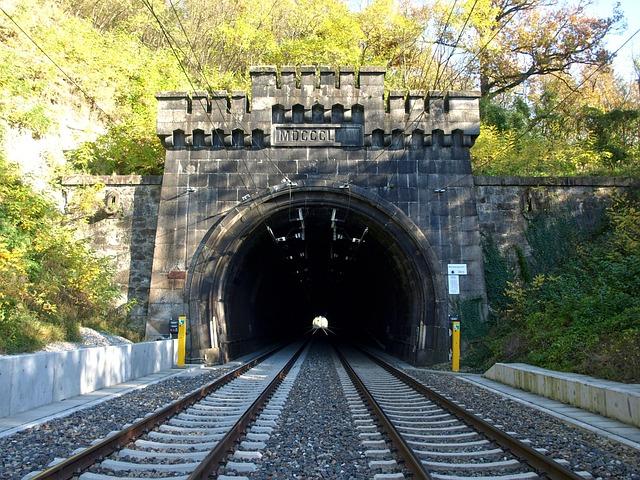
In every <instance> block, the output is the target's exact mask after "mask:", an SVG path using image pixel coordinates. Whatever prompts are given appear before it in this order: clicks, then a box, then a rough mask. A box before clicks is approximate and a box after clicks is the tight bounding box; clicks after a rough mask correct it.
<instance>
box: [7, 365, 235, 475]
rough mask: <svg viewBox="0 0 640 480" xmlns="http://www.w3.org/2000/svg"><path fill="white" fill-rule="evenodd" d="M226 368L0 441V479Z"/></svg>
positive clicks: (63, 452)
mask: <svg viewBox="0 0 640 480" xmlns="http://www.w3.org/2000/svg"><path fill="white" fill-rule="evenodd" d="M230 369H231V367H229V368H218V369H215V370H212V369H202V370H196V371H195V372H194V373H187V374H185V375H180V376H176V377H171V378H169V379H167V380H163V381H161V382H158V383H155V384H153V385H149V386H147V387H145V388H142V389H139V390H135V391H133V392H129V393H127V394H125V395H122V396H121V397H118V398H114V399H112V400H108V401H105V402H103V403H100V404H99V405H96V406H93V407H89V408H86V409H83V410H80V411H77V412H75V413H72V414H71V415H68V416H66V417H62V418H57V419H55V420H52V421H50V422H47V423H43V424H41V425H39V426H37V427H33V428H30V429H28V430H24V431H22V432H18V433H16V434H14V435H11V436H9V437H6V438H2V439H0V479H2V480H8V479H21V478H22V477H23V476H24V475H26V474H27V473H29V472H31V471H33V470H42V469H43V468H45V467H46V466H47V464H48V463H50V462H51V461H52V460H54V458H56V457H68V456H69V455H70V454H71V452H73V451H74V450H76V449H77V448H80V447H88V446H89V445H90V443H91V442H92V441H93V440H95V439H98V438H102V437H104V436H106V435H107V434H108V433H109V432H111V431H113V430H120V429H121V428H122V427H123V425H125V424H127V423H131V422H133V421H134V420H136V419H137V418H140V417H143V416H144V415H146V414H147V413H149V412H151V411H153V410H155V409H156V408H159V407H163V406H165V405H167V404H168V403H170V402H172V401H174V400H176V399H178V398H179V397H181V396H183V395H185V394H187V393H189V392H191V391H193V390H196V389H198V388H199V387H201V386H202V385H204V384H206V383H209V382H211V381H213V380H215V379H216V378H218V377H220V376H221V375H223V374H224V373H226V372H227V371H229V370H230Z"/></svg>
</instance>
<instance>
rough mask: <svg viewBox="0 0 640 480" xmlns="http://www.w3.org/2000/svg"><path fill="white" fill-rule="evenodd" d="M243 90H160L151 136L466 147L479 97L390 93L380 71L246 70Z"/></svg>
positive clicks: (248, 143)
mask: <svg viewBox="0 0 640 480" xmlns="http://www.w3.org/2000/svg"><path fill="white" fill-rule="evenodd" d="M250 75H251V83H252V91H251V101H249V98H248V96H247V94H246V93H245V92H227V91H214V92H211V93H207V92H195V93H193V94H188V93H187V92H163V93H160V94H158V95H157V96H156V98H157V99H158V123H157V133H158V136H159V137H160V139H161V140H162V141H163V144H164V146H165V147H166V148H168V149H180V148H194V149H201V148H205V149H206V148H210V149H224V148H253V149H261V148H269V147H282V148H287V147H300V146H306V147H347V148H362V147H365V148H372V149H383V148H392V149H398V148H424V147H429V146H431V145H437V146H440V147H446V146H451V145H458V146H464V147H471V146H472V145H473V142H474V140H475V138H476V137H477V136H478V134H479V133H480V114H479V96H480V95H479V93H478V92H467V91H462V92H459V91H447V92H441V91H428V92H425V91H409V92H401V91H391V92H389V93H388V95H387V96H386V98H385V91H384V75H385V69H383V68H380V67H361V68H360V70H359V71H357V72H356V71H355V70H354V69H353V68H348V67H342V68H340V69H339V70H337V71H336V70H334V69H331V68H328V67H318V68H316V67H307V66H302V67H297V68H296V67H281V68H280V70H279V71H278V70H277V69H276V68H275V67H271V66H264V67H253V68H251V70H250Z"/></svg>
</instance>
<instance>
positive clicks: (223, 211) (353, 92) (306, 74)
mask: <svg viewBox="0 0 640 480" xmlns="http://www.w3.org/2000/svg"><path fill="white" fill-rule="evenodd" d="M250 74H251V81H252V91H251V101H249V96H248V94H246V93H245V92H210V93H207V92H195V93H191V94H189V93H187V92H163V93H159V94H158V95H157V99H158V118H157V134H158V137H159V138H160V140H161V141H162V143H163V145H164V146H165V148H166V150H167V152H166V163H165V172H164V176H163V183H162V192H161V195H160V206H159V213H158V230H157V234H156V242H155V243H156V245H155V252H154V259H153V273H152V276H151V288H150V297H149V298H150V301H149V310H148V319H147V330H146V331H147V335H148V336H150V337H153V336H156V335H160V334H164V333H166V332H167V330H168V325H169V321H170V320H171V319H175V318H176V317H177V316H178V315H180V314H187V315H188V316H189V317H193V316H194V312H196V311H198V312H204V311H205V310H206V311H207V312H208V313H206V314H203V313H198V314H197V315H198V316H201V318H199V319H194V318H190V322H192V325H191V326H192V328H191V330H190V331H191V332H192V333H193V336H191V337H190V340H189V341H190V345H191V352H192V354H193V355H194V356H200V354H199V353H198V352H200V351H201V350H204V349H206V348H207V347H208V346H207V343H208V341H209V340H208V339H209V338H210V337H211V332H207V330H208V329H209V328H211V327H210V326H209V322H210V320H211V317H212V315H213V316H214V317H215V315H214V314H213V313H212V311H210V309H209V310H207V309H208V308H209V307H208V306H207V305H206V304H205V303H203V302H211V300H208V301H205V300H203V299H200V300H196V298H195V297H194V296H193V294H192V292H191V291H190V288H192V287H191V286H190V279H191V273H193V272H192V269H193V268H196V267H195V266H194V265H195V264H194V262H195V256H196V255H201V254H202V251H203V249H205V250H206V248H208V247H207V241H208V240H207V239H208V238H210V236H211V235H213V231H214V229H215V226H216V225H217V223H218V222H219V221H220V220H221V218H223V217H225V215H227V213H228V212H233V211H238V209H239V208H243V207H244V206H246V205H251V204H254V202H255V203H259V202H261V201H262V200H261V199H263V198H265V197H267V196H269V195H272V194H275V193H277V192H278V191H282V189H289V188H298V189H301V190H304V189H309V188H320V187H322V188H327V189H333V190H336V191H337V190H339V189H342V192H345V191H346V190H344V189H349V188H350V189H352V190H354V191H355V190H356V189H361V191H366V192H369V193H368V194H371V195H372V197H371V198H375V202H378V203H379V204H380V205H390V206H393V207H394V208H397V209H398V211H399V214H400V215H402V216H403V218H406V219H408V222H409V223H410V224H412V225H413V226H414V227H415V229H416V231H417V232H420V235H423V236H424V237H426V240H427V242H428V244H429V245H430V247H431V249H432V251H433V252H434V258H435V262H436V263H437V265H435V266H433V267H432V269H433V272H431V275H432V278H433V281H434V282H435V284H436V285H437V289H438V291H440V292H445V293H444V294H442V297H443V298H437V299H436V300H435V301H436V302H438V303H439V304H441V305H444V306H445V308H444V309H443V310H442V311H441V312H439V313H438V315H439V318H438V319H437V320H434V321H435V322H436V324H437V328H438V329H440V330H439V331H440V332H441V333H439V335H441V336H442V337H443V338H444V336H445V334H446V329H447V327H448V324H447V317H446V312H445V313H442V312H444V310H446V305H447V304H448V303H449V297H448V296H447V295H446V291H447V286H446V275H445V273H446V266H447V264H448V263H466V264H467V265H468V275H466V276H464V277H462V278H461V281H460V296H461V298H463V299H464V298H479V299H481V303H482V304H484V302H485V298H486V294H485V287H484V276H483V264H482V253H481V249H480V230H479V223H478V216H477V212H476V207H475V191H474V183H473V177H472V176H471V164H470V155H469V148H470V147H471V146H472V145H473V142H474V140H475V138H476V137H477V135H478V134H479V132H480V122H479V93H477V92H451V91H449V92H439V91H429V92H423V91H408V92H397V91H392V92H389V93H388V95H386V96H385V91H384V76H385V70H384V69H381V68H378V67H362V68H360V70H359V71H357V72H356V71H355V70H354V69H352V68H344V67H343V68H340V69H339V70H338V71H336V70H334V69H331V68H326V67H320V68H316V67H305V66H303V67H297V68H294V67H282V68H280V69H279V71H278V70H276V69H275V68H274V67H268V66H267V67H254V68H252V69H251V71H250ZM176 272H187V274H186V276H185V277H186V278H184V279H181V278H178V275H176ZM439 295H441V294H439ZM202 315H204V316H202ZM205 317H208V318H205ZM412 328H413V327H412ZM249 330H251V329H249ZM198 332H199V333H198ZM409 334H410V335H414V332H413V331H411V333H407V335H409ZM414 340H415V339H414ZM414 340H412V341H414ZM234 341H240V339H235V340H234ZM422 342H423V343H424V339H423V340H422ZM408 348H409V347H408ZM442 354H443V355H444V353H442Z"/></svg>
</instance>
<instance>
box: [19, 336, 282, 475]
mask: <svg viewBox="0 0 640 480" xmlns="http://www.w3.org/2000/svg"><path fill="white" fill-rule="evenodd" d="M282 348H284V345H281V346H278V347H276V348H273V349H271V350H269V351H268V352H265V353H263V354H261V355H258V356H257V357H255V358H254V359H252V360H250V361H249V362H247V363H245V364H244V365H241V366H240V367H238V368H235V369H234V370H232V371H230V372H228V373H226V374H224V375H223V376H222V377H220V378H218V379H216V380H214V381H212V382H210V383H208V384H207V385H204V386H202V387H200V388H199V389H198V390H196V391H194V392H191V393H190V394H188V395H187V396H185V397H183V398H179V399H178V400H175V401H173V402H171V403H170V404H169V405H167V406H165V407H162V409H161V410H158V411H157V412H154V413H152V414H150V415H149V416H147V417H144V418H142V419H140V420H139V421H137V422H135V423H134V424H132V425H131V426H129V427H127V428H125V429H123V430H121V431H120V432H118V433H116V434H114V435H109V436H107V437H106V438H104V439H103V440H101V441H100V442H98V443H96V444H95V445H92V446H90V447H87V448H86V449H85V450H83V451H82V452H79V453H77V454H76V455H72V456H71V457H69V458H67V459H66V460H64V461H62V462H60V463H58V464H56V465H54V466H53V467H50V468H47V469H45V470H43V471H42V472H40V473H38V474H37V475H35V476H34V477H32V480H44V479H51V480H53V479H56V480H67V479H70V478H73V477H74V476H76V475H78V474H80V473H81V472H83V471H84V470H86V469H87V468H89V467H91V466H92V465H95V464H96V463H97V462H98V461H99V460H101V459H103V458H105V457H107V456H109V455H111V454H112V453H114V452H116V451H117V450H119V449H121V448H123V447H124V446H125V445H127V444H128V443H130V442H132V441H134V440H136V439H137V438H138V437H140V436H141V435H144V434H145V433H147V432H149V431H151V430H153V429H154V428H155V427H157V426H159V425H161V424H162V423H164V422H165V421H166V420H167V419H168V418H170V417H172V416H174V415H175V414H177V413H180V412H181V411H182V410H184V409H186V408H188V407H190V406H191V405H193V404H194V403H196V402H198V401H200V400H202V399H203V398H204V397H206V396H207V395H209V394H210V393H211V392H213V391H215V390H217V389H219V388H220V387H222V386H223V385H225V384H227V383H229V382H230V381H231V380H233V379H235V378H237V377H239V376H240V375H242V374H244V373H245V372H246V371H247V370H249V369H251V368H253V367H255V366H256V365H257V364H259V363H261V362H262V361H264V360H265V359H266V358H268V357H270V356H271V355H273V354H274V353H276V352H278V351H279V350H282Z"/></svg>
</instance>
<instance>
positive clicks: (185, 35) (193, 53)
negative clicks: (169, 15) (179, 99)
mask: <svg viewBox="0 0 640 480" xmlns="http://www.w3.org/2000/svg"><path fill="white" fill-rule="evenodd" d="M142 1H145V0H142ZM169 4H170V5H171V9H172V10H173V13H174V15H175V17H176V20H177V21H178V24H179V25H180V29H181V30H182V33H183V35H184V37H185V39H186V41H187V45H188V46H189V48H190V50H191V53H192V55H193V57H194V59H195V60H196V63H197V68H196V71H197V72H198V74H199V75H200V76H201V77H202V79H203V80H204V82H205V83H206V85H207V88H208V89H209V91H210V92H212V91H213V87H212V86H211V85H210V84H209V81H208V80H207V77H206V75H205V74H204V67H203V66H202V63H201V62H200V61H199V59H198V57H197V55H196V52H195V48H194V47H193V42H192V41H191V39H190V38H189V35H188V34H187V30H186V28H185V27H184V24H183V23H182V20H181V19H180V15H179V14H178V11H177V10H176V8H175V6H174V5H173V2H172V1H171V0H169ZM274 5H275V2H274V4H273V5H272V7H271V10H272V9H273V6H274ZM271 10H269V11H271ZM154 17H155V18H156V21H157V22H158V23H159V24H160V25H161V26H162V24H161V22H160V20H159V18H158V17H157V16H156V15H154ZM171 38H172V39H173V41H174V42H176V40H175V39H174V38H173V37H171ZM167 41H168V42H169V39H167ZM176 43H177V42H176ZM181 52H182V50H181ZM182 54H183V55H184V56H185V57H186V55H185V53H184V52H182ZM185 75H187V73H186V72H185ZM187 76H188V75H187ZM194 91H195V90H194ZM201 103H202V100H201ZM216 107H217V109H218V111H219V112H220V115H221V116H224V115H223V112H222V109H221V108H220V105H218V104H216ZM203 108H204V107H203ZM207 113H208V112H207ZM207 117H208V119H209V122H210V123H211V125H212V126H213V121H212V120H211V118H210V116H209V115H207ZM232 121H234V122H235V124H236V126H238V127H242V125H241V124H240V122H238V121H237V120H236V119H235V118H233V117H232ZM241 130H244V129H243V128H241ZM261 152H262V154H263V155H264V156H265V157H266V158H267V161H268V162H269V163H271V164H272V166H273V167H274V168H275V169H276V171H277V172H278V173H279V174H280V175H281V176H282V178H283V180H285V181H286V182H288V183H289V182H290V180H289V179H288V177H287V175H285V174H284V172H282V170H281V169H280V168H279V167H278V165H277V164H276V163H275V162H274V161H273V160H272V159H271V157H270V156H269V155H268V153H267V152H266V151H264V149H261ZM243 162H244V164H245V168H246V170H247V173H248V174H249V175H250V176H251V181H252V182H253V184H254V188H255V190H256V191H257V190H258V188H257V186H256V184H255V180H254V179H253V175H252V174H251V172H250V171H249V167H248V165H247V163H246V159H244V158H243Z"/></svg>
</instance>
